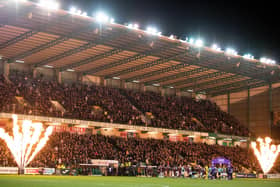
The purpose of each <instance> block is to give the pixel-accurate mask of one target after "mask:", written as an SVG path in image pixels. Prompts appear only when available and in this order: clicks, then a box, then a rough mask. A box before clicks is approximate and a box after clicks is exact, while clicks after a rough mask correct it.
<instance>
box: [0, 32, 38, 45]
mask: <svg viewBox="0 0 280 187" xmlns="http://www.w3.org/2000/svg"><path fill="white" fill-rule="evenodd" d="M37 33H38V32H37V31H27V32H25V33H23V34H21V35H19V36H17V37H15V38H13V39H11V40H9V41H6V42H5V43H2V44H0V49H3V48H5V47H8V46H10V45H13V44H16V43H17V42H20V41H23V40H26V39H27V38H30V37H31V36H33V35H35V34H37Z"/></svg>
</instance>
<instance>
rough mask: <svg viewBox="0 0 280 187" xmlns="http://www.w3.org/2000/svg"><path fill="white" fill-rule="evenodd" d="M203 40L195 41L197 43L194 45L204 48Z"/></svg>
mask: <svg viewBox="0 0 280 187" xmlns="http://www.w3.org/2000/svg"><path fill="white" fill-rule="evenodd" d="M203 43H204V42H203V40H201V39H197V40H196V41H195V43H194V45H195V46H196V47H203Z"/></svg>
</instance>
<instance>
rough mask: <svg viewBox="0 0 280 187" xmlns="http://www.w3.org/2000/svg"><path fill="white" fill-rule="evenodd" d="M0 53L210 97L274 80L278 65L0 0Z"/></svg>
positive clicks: (279, 75)
mask: <svg viewBox="0 0 280 187" xmlns="http://www.w3.org/2000/svg"><path fill="white" fill-rule="evenodd" d="M0 56H1V58H2V59H1V60H2V61H3V60H4V61H7V62H9V63H13V62H21V63H22V62H24V63H25V64H28V65H30V66H31V67H46V68H54V69H57V70H58V71H75V72H78V73H83V74H88V75H94V76H100V77H104V78H105V79H107V78H115V79H121V80H125V81H126V82H137V83H138V82H139V83H143V84H145V85H156V86H162V87H166V88H175V89H180V90H182V91H194V92H201V93H206V94H210V95H219V94H224V93H228V92H237V91H241V90H245V89H248V88H255V87H260V86H264V85H268V84H270V83H277V82H280V68H279V65H269V64H264V63H261V62H260V61H259V60H254V59H246V58H244V57H242V56H238V55H235V54H234V53H231V54H227V52H224V51H219V50H215V49H213V48H210V47H198V45H196V43H194V44H191V43H190V42H185V41H180V40H177V39H174V38H170V37H166V36H162V35H160V34H158V33H157V34H152V33H149V32H145V31H143V30H140V29H132V28H129V27H128V26H125V25H120V24H115V23H110V22H108V23H100V22H98V20H96V19H94V18H91V17H87V16H81V15H73V14H70V13H69V12H67V11H64V10H50V9H44V8H43V7H40V6H37V4H35V3H31V2H24V3H20V4H19V5H15V3H12V2H11V1H1V0H0Z"/></svg>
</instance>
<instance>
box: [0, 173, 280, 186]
mask: <svg viewBox="0 0 280 187" xmlns="http://www.w3.org/2000/svg"><path fill="white" fill-rule="evenodd" d="M0 186H1V187H18V186H20V187H37V186H38V187H39V186H40V187H88V186H94V187H181V186H184V187H185V186H189V187H224V186H226V187H239V186H240V187H244V186H245V187H279V186H280V179H277V180H276V179H275V180H274V179H273V180H272V179H264V180H262V179H235V180H233V181H219V180H215V181H213V180H201V179H173V178H164V179H161V178H137V177H69V176H68V177H64V176H8V175H0Z"/></svg>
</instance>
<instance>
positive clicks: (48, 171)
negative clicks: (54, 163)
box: [43, 168, 55, 175]
mask: <svg viewBox="0 0 280 187" xmlns="http://www.w3.org/2000/svg"><path fill="white" fill-rule="evenodd" d="M43 174H44V175H53V174H55V168H44V169H43Z"/></svg>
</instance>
